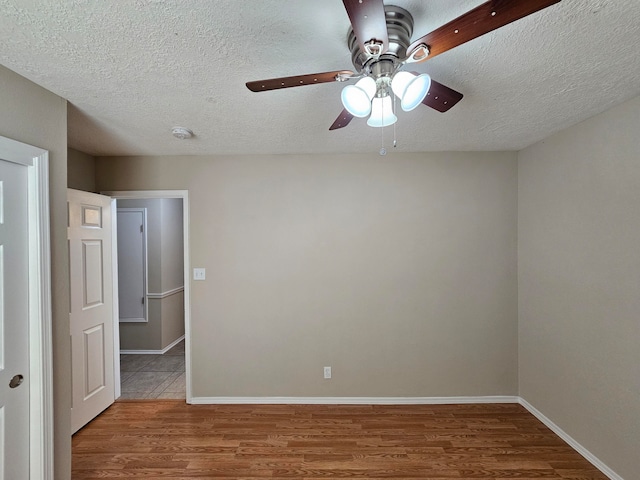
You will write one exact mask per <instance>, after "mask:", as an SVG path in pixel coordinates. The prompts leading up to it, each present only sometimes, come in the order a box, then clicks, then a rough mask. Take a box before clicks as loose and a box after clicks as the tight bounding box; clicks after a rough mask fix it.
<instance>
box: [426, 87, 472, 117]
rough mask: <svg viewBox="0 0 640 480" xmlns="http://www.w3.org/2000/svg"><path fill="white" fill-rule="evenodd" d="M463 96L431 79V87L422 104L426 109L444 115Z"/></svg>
mask: <svg viewBox="0 0 640 480" xmlns="http://www.w3.org/2000/svg"><path fill="white" fill-rule="evenodd" d="M463 96H464V95H462V94H461V93H460V92H456V91H455V90H454V89H452V88H449V87H447V86H446V85H443V84H441V83H438V82H436V81H435V80H433V79H431V87H430V88H429V92H428V93H427V96H426V97H424V100H423V101H422V103H424V104H425V105H426V106H427V107H431V108H433V109H434V110H437V111H439V112H442V113H444V112H446V111H447V110H449V109H450V108H451V107H453V106H454V105H455V104H456V103H458V102H459V101H460V100H462V97H463Z"/></svg>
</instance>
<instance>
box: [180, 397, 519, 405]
mask: <svg viewBox="0 0 640 480" xmlns="http://www.w3.org/2000/svg"><path fill="white" fill-rule="evenodd" d="M519 400H520V399H519V397H516V396H487V397H192V398H191V402H189V403H192V404H197V405H211V404H225V405H228V404H245V405H246V404H287V405H441V404H463V403H519Z"/></svg>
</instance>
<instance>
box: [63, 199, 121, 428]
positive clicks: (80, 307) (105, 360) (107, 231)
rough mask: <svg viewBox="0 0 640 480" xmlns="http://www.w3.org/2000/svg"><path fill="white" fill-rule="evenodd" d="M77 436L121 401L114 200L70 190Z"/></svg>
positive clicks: (73, 411) (73, 421)
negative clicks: (116, 349)
mask: <svg viewBox="0 0 640 480" xmlns="http://www.w3.org/2000/svg"><path fill="white" fill-rule="evenodd" d="M68 205H69V229H68V239H69V274H70V284H71V313H70V322H71V357H72V383H73V395H72V396H73V398H72V400H73V401H72V408H71V426H72V431H73V432H76V431H77V430H78V429H80V428H81V427H83V426H84V425H85V424H86V423H88V422H89V421H90V420H92V419H93V418H94V417H95V416H97V415H98V414H99V413H100V412H102V411H103V410H104V409H105V408H107V407H108V406H109V405H111V404H112V403H113V402H114V400H115V389H114V370H113V369H114V367H113V365H114V363H113V360H114V359H113V291H112V290H113V287H112V278H111V275H112V274H111V272H112V269H111V260H112V255H111V198H110V197H105V196H104V195H96V194H94V193H87V192H81V191H78V190H71V189H69V190H68Z"/></svg>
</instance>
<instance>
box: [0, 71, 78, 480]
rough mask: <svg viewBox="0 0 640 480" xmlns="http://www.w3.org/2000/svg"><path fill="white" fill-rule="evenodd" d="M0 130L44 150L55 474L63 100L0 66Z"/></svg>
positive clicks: (63, 377) (65, 397)
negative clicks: (46, 156)
mask: <svg viewBox="0 0 640 480" xmlns="http://www.w3.org/2000/svg"><path fill="white" fill-rule="evenodd" d="M0 105H2V108H1V109H0V135H2V136H4V137H8V138H12V139H14V140H18V141H20V142H23V143H27V144H30V145H34V146H36V147H40V148H43V149H46V150H48V151H49V188H50V207H51V255H52V289H53V292H52V293H53V295H52V298H53V357H54V358H53V370H54V377H55V383H54V429H55V430H54V436H55V445H54V456H55V478H56V479H60V480H64V479H68V478H70V477H71V417H70V414H71V375H70V370H69V365H71V358H70V352H71V349H70V342H69V267H68V263H69V259H68V254H67V103H66V101H65V100H64V99H62V98H60V97H58V96H57V95H54V94H53V93H51V92H49V91H47V90H45V89H43V88H41V87H39V86H37V85H36V84H34V83H32V82H30V81H28V80H27V79H25V78H23V77H21V76H19V75H17V74H15V73H14V72H12V71H10V70H8V69H6V68H5V67H2V66H0Z"/></svg>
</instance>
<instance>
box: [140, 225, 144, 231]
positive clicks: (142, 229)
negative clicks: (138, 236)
mask: <svg viewBox="0 0 640 480" xmlns="http://www.w3.org/2000/svg"><path fill="white" fill-rule="evenodd" d="M140 233H144V225H140Z"/></svg>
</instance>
